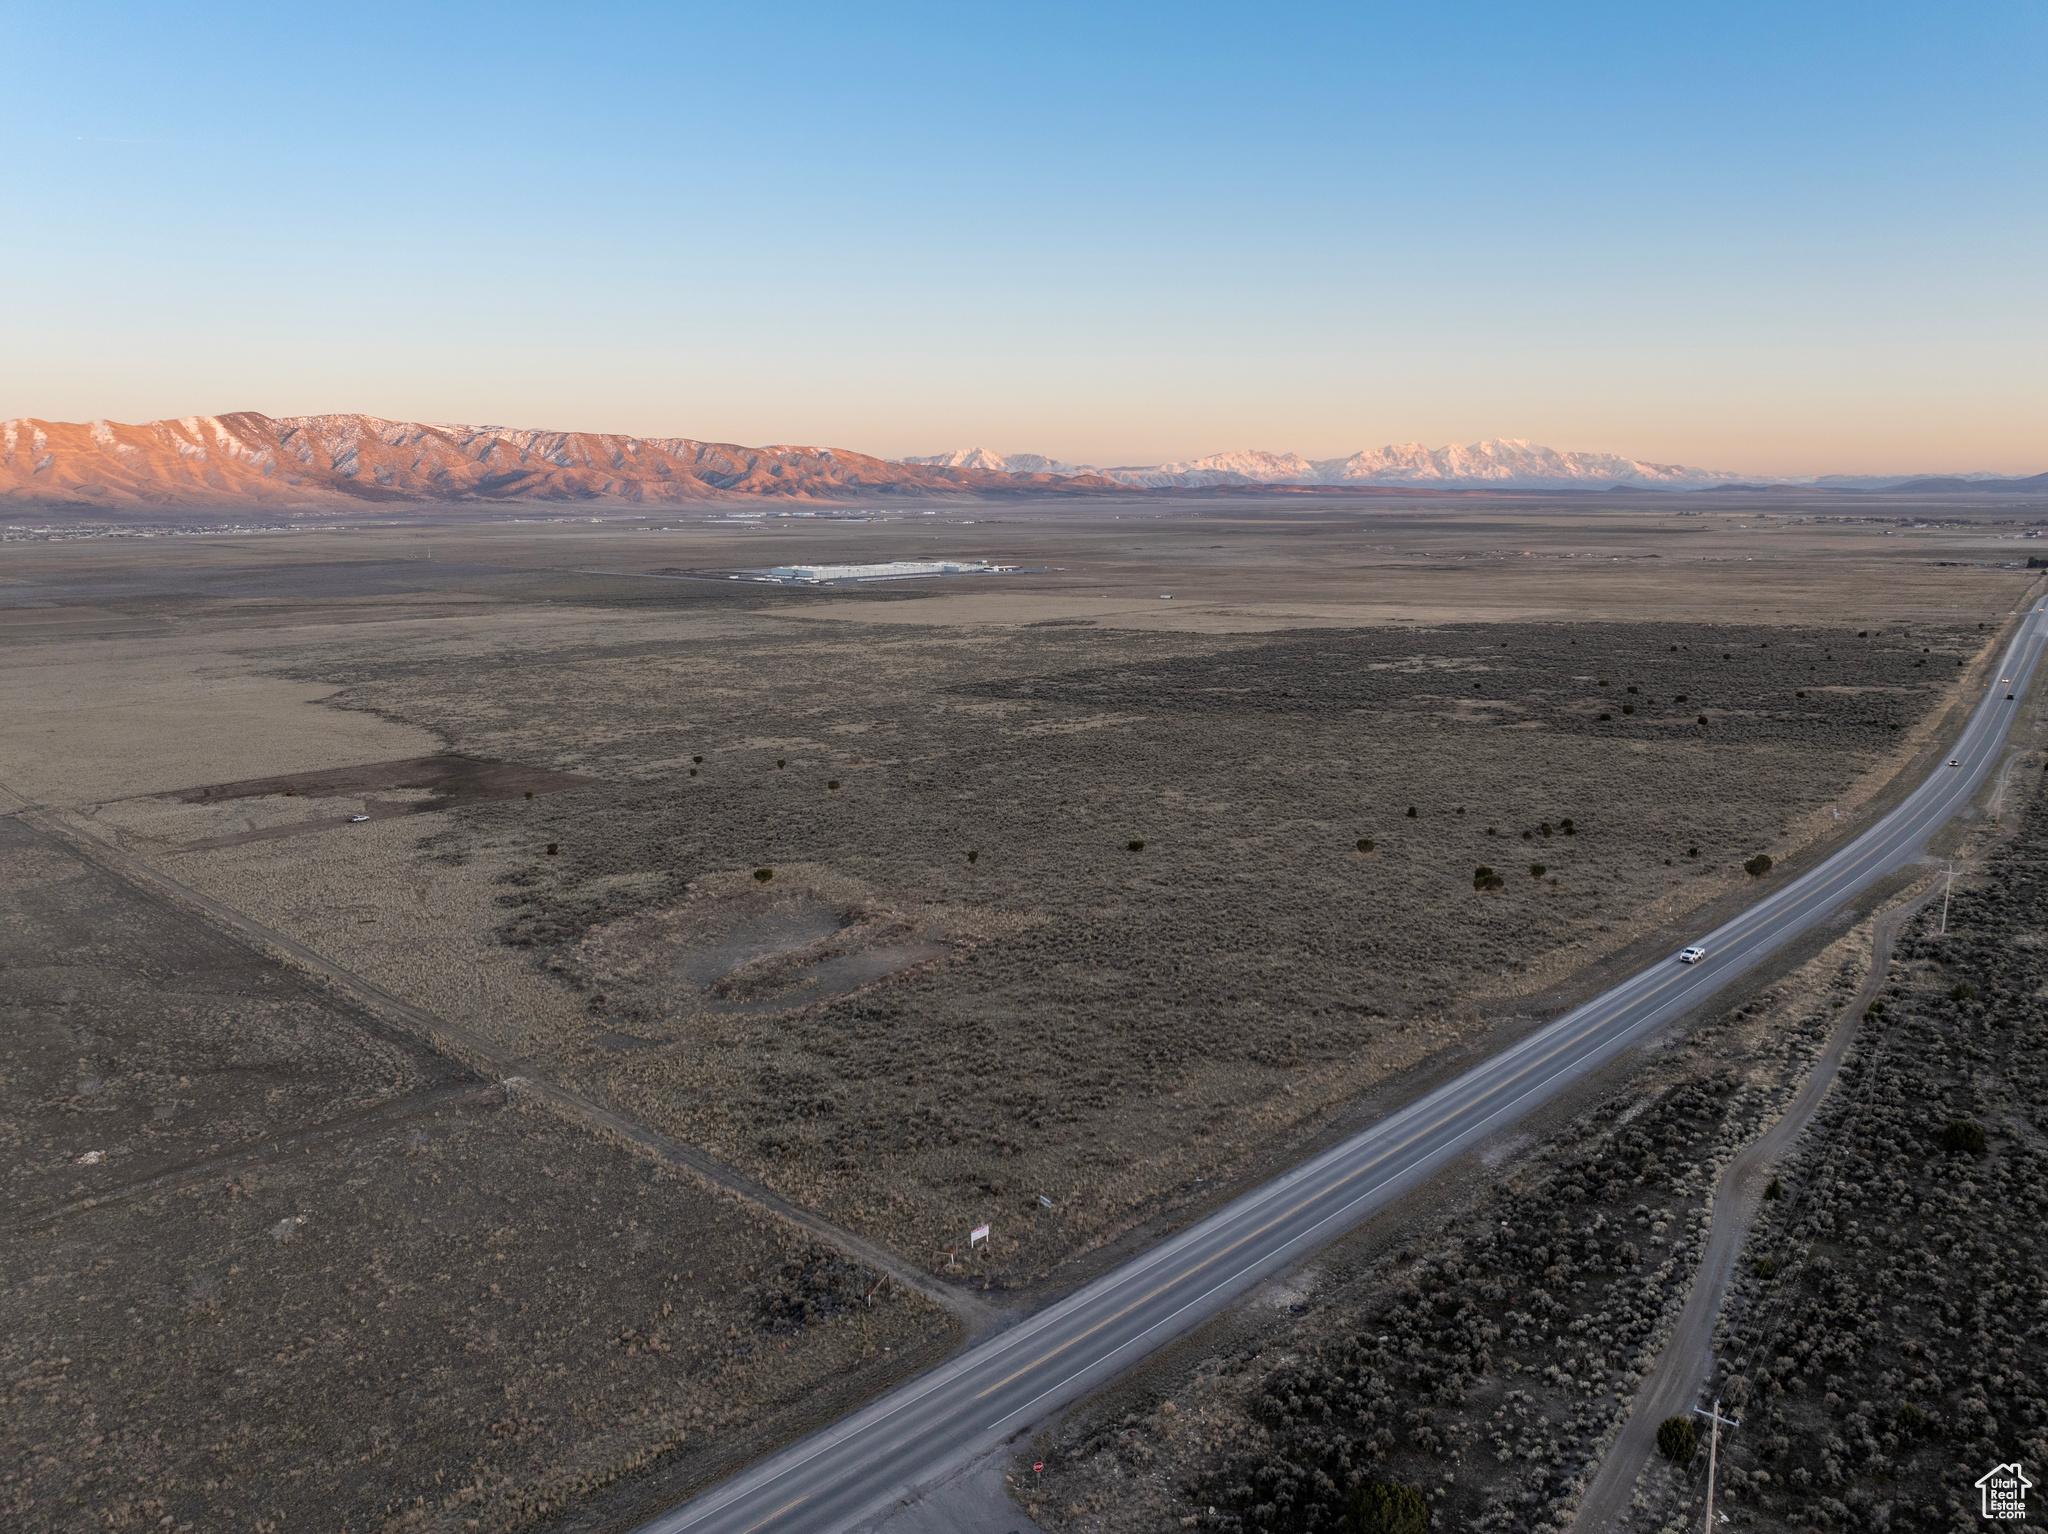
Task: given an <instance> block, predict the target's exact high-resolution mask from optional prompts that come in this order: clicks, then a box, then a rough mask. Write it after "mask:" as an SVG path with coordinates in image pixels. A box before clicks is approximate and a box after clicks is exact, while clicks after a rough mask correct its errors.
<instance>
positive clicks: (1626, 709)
mask: <svg viewBox="0 0 2048 1534" xmlns="http://www.w3.org/2000/svg"><path fill="white" fill-rule="evenodd" d="M1621 711H1622V712H1623V713H1624V714H1633V713H1634V712H1635V711H1636V706H1635V705H1634V704H1633V703H1624V704H1622V706H1621Z"/></svg>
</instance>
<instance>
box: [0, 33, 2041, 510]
mask: <svg viewBox="0 0 2048 1534" xmlns="http://www.w3.org/2000/svg"><path fill="white" fill-rule="evenodd" d="M8 52H9V59H10V67H9V70H8V77H9V79H8V89H7V90H6V92H5V93H4V94H0V132H4V134H5V141H6V146H7V151H8V152H7V156H6V164H7V167H8V172H9V174H8V178H7V191H6V204H5V207H6V212H5V215H4V220H0V229H4V234H0V270H4V273H5V276H6V278H7V292H8V294H9V296H10V300H11V301H10V302H9V303H8V305H7V307H6V312H5V315H4V318H0V415H34V416H44V417H52V418H57V419H71V420H79V419H85V418H89V417H94V416H108V417H112V418H114V419H118V420H142V419H147V418H150V417H154V416H163V415H175V414H188V413H193V412H217V411H225V410H235V409H255V410H263V411H266V412H268V413H271V414H276V415H284V414H300V413H307V412H313V411H330V410H331V411H358V410H360V411H366V412H369V413H372V414H378V415H386V416H398V417H405V418H411V419H428V420H459V421H472V422H478V421H490V422H498V423H504V424H510V425H525V426H549V427H574V428H587V429H602V430H619V431H631V432H636V433H641V434H650V435H687V436H696V437H710V438H717V439H723V440H734V441H741V442H749V443H760V442H770V441H782V442H809V443H822V444H835V445H843V446H847V447H853V448H859V449H863V450H866V451H870V452H878V453H882V454H885V455H889V456H895V455H898V454H904V453H921V452H937V451H940V450H943V449H947V448H953V447H961V446H967V445H971V444H980V445H985V446H988V447H991V448H995V449H998V450H1004V451H1018V450H1023V451H1035V452H1044V453H1051V454H1055V455H1058V456H1061V457H1067V458H1073V459H1081V460H1087V461H1092V462H1098V463H1131V462H1151V461H1158V460H1161V459H1170V458H1179V457H1186V456H1190V455H1194V454H1198V453H1203V452H1210V451H1216V450H1219V449H1225V448H1235V447H1261V448H1269V449H1272V450H1275V451H1290V450H1291V451H1298V452H1302V453H1306V454H1309V455H1311V456H1334V455H1336V454H1340V453H1345V452H1349V451H1351V450H1353V449H1357V448H1365V447H1376V446H1379V445H1381V444H1383V443H1388V442H1405V441H1409V440H1421V441H1423V442H1425V443H1428V444H1431V445H1435V444H1438V443H1442V442H1447V441H1459V442H1471V441H1476V440H1478V439H1480V438H1482V437H1494V436H1505V437H1527V438H1532V439H1534V440H1536V441H1539V442H1544V443H1548V444H1550V445H1552V446H1555V447H1559V448H1568V449H1587V450H1605V451H1613V452H1621V453H1627V454H1632V455H1636V456H1640V457H1648V458H1653V459H1659V460H1665V461H1680V462H1686V463H1692V464H1700V465H1706V466H1710V467H1716V468H1732V469H1739V470H1744V471H1749V472H1757V473H1813V472H1850V473H1855V472H1887V471H1931V470H1944V469H1946V470H1971V469H1991V470H2002V471H2006V472H2025V473H2034V472H2039V471H2041V470H2043V469H2048V408H2044V407H2048V382H2044V379H2048V368H2044V358H2048V283H2044V275H2048V259H2044V256H2048V242H2044V236H2048V216H2044V211H2048V204H2044V191H2048V187H2044V170H2048V92H2044V89H2043V83H2042V82H2043V80H2044V79H2048V3H2043V0H2025V3H2016V0H1989V3H1985V4H1981V5H1974V6H1925V5H1912V6H1904V5H1871V4H1859V5H1853V6H1851V5H1813V4H1805V5H1792V6H1787V5H1785V4H1783V3H1782V0H1779V3H1775V4H1769V5H1717V6H1693V7H1672V6H1660V5H1643V4H1640V3H1635V4H1628V5H1613V6H1604V7H1603V6H1576V7H1570V6H1567V7H1547V6H1528V5H1514V6H1506V5H1502V6H1490V5H1427V6H1425V5H1420V4H1412V5H1407V6H1400V7H1391V6H1376V5H1364V4H1353V5H1344V6H1327V7H1325V6H1314V5H1301V6H1295V7H1291V8H1282V7H1264V6H1241V5H1233V6H1202V5H1188V4H1178V5H1173V6H1165V5H1160V6H1132V5H1124V6H1110V7H1107V8H1105V7H1102V6H1100V5H1087V6H1079V5H1076V6H1062V5H1046V6H1002V7H998V6H975V5H959V4H953V5H932V6H907V5H897V6H888V7H859V6H845V5H839V6H816V7H806V6H788V5H782V6H777V5H749V6H734V5H720V6H715V7H690V6H646V7H636V6H624V5H587V6H575V7H570V6H551V7H538V6H524V5H507V4H495V5H490V6H482V5H466V4H452V5H441V6H431V7H418V6H411V5H408V6H403V7H400V6H387V5H375V4H372V5H359V6H353V7H342V8H336V7H324V6H323V7H298V6H276V5H262V6H255V5H250V6H230V5H218V4H207V3H204V0H201V3H198V4H195V5H192V6H189V7H183V8H173V7H148V8H145V7H137V6H133V5H121V6H111V5H95V4H75V3H67V4H65V5H61V6H60V5H56V4H51V3H30V4H27V5H23V6H18V7H15V8H14V9H13V10H12V11H11V12H10V22H9V28H8Z"/></svg>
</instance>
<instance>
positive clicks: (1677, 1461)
mask: <svg viewBox="0 0 2048 1534" xmlns="http://www.w3.org/2000/svg"><path fill="white" fill-rule="evenodd" d="M1699 1445H1700V1435H1699V1429H1698V1428H1696V1427H1694V1426H1693V1425H1692V1418H1690V1417H1666V1418H1665V1419H1664V1420H1663V1421H1662V1422H1660V1423H1658V1424H1657V1452H1658V1453H1659V1454H1661V1455H1663V1456H1664V1457H1665V1458H1666V1459H1668V1460H1670V1461H1671V1462H1672V1463H1673V1464H1674V1465H1683V1464H1688V1463H1690V1462H1691V1460H1692V1455H1693V1450H1695V1449H1697V1448H1698V1447H1699Z"/></svg>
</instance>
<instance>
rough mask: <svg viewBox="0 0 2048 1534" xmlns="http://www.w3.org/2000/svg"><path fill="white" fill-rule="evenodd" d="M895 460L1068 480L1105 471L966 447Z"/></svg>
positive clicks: (1032, 455) (1034, 455) (929, 466)
mask: <svg viewBox="0 0 2048 1534" xmlns="http://www.w3.org/2000/svg"><path fill="white" fill-rule="evenodd" d="M896 461H897V462H898V463H906V464H914V465H916V466H917V467H919V468H925V469H978V470H980V471H982V472H983V473H987V474H1057V475H1060V476H1061V477H1062V478H1066V477H1068V476H1071V475H1075V474H1100V473H1101V472H1102V471H1101V470H1100V469H1091V468H1090V467H1089V466H1088V465H1087V464H1085V463H1062V462H1061V461H1060V460H1059V459H1057V458H1047V457H1044V456H1043V455H1041V454H1038V453H991V452H990V451H989V450H988V449H987V448H985V447H963V448H959V449H957V450H955V451H953V452H950V453H934V454H932V455H931V456H930V457H929V458H899V459H897V460H896Z"/></svg>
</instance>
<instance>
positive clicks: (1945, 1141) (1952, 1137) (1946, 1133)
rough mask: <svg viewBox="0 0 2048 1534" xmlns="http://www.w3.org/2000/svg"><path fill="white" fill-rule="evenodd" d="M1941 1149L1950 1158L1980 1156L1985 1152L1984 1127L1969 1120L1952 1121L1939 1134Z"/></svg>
mask: <svg viewBox="0 0 2048 1534" xmlns="http://www.w3.org/2000/svg"><path fill="white" fill-rule="evenodd" d="M1941 1148H1942V1149H1943V1150H1945V1151H1947V1152H1948V1153H1949V1154H1950V1155H1951V1156H1981V1155H1983V1154H1984V1150H1985V1140H1984V1126H1983V1125H1982V1124H1979V1123H1976V1122H1974V1121H1973V1120H1970V1119H1952V1120H1950V1121H1949V1125H1948V1127H1947V1128H1946V1129H1944V1130H1942V1132H1941Z"/></svg>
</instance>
